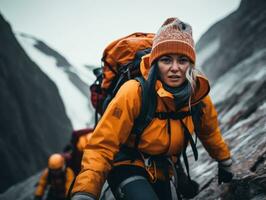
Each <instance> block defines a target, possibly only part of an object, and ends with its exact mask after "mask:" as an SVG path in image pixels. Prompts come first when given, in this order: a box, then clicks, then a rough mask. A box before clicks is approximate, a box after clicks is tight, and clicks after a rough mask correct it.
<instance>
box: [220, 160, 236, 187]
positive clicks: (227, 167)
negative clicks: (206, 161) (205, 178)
mask: <svg viewBox="0 0 266 200" xmlns="http://www.w3.org/2000/svg"><path fill="white" fill-rule="evenodd" d="M232 163H233V161H232V159H231V158H229V159H227V160H223V161H219V162H218V184H219V185H220V184H221V183H229V182H230V181H231V180H232V178H233V176H234V173H233V171H232V168H231V166H232Z"/></svg>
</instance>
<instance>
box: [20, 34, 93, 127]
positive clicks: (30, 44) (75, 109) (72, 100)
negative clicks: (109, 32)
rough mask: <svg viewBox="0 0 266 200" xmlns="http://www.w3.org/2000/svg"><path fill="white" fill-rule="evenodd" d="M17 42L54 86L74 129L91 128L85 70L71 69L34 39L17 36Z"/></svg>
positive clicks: (90, 79)
mask: <svg viewBox="0 0 266 200" xmlns="http://www.w3.org/2000/svg"><path fill="white" fill-rule="evenodd" d="M16 38H17V39H18V41H19V42H20V44H21V45H22V47H23V48H24V50H25V51H26V52H27V54H28V55H29V56H30V58H31V59H32V60H33V61H34V62H35V63H36V64H37V65H38V66H39V67H40V69H41V70H42V71H43V72H44V73H45V74H46V75H47V76H49V78H50V79H51V80H52V81H53V82H54V83H55V84H56V86H57V88H58V90H59V93H60V95H61V97H62V100H63V102H64V105H65V108H66V112H67V115H68V117H69V119H70V120H71V122H72V125H73V128H74V129H81V128H84V127H87V126H93V123H94V122H93V114H92V113H93V108H92V105H91V103H90V101H89V85H90V84H91V83H92V82H93V81H94V76H93V74H92V73H91V72H89V71H88V70H87V69H86V68H85V67H83V68H82V67H79V68H77V67H74V66H72V65H71V64H70V63H69V62H68V61H67V60H66V59H65V58H64V57H63V56H62V55H60V54H59V53H57V52H56V51H55V50H53V49H51V48H50V47H48V46H47V45H46V44H45V43H43V42H42V41H40V40H38V39H36V38H35V37H32V36H29V35H27V34H17V35H16ZM84 72H86V76H85V75H84Z"/></svg>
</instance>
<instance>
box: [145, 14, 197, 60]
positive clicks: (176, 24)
mask: <svg viewBox="0 0 266 200" xmlns="http://www.w3.org/2000/svg"><path fill="white" fill-rule="evenodd" d="M166 54H182V55H185V56H187V57H188V58H189V59H190V60H191V62H192V63H195V60H196V53H195V46H194V41H193V38H192V28H191V26H190V25H189V24H186V23H184V22H182V21H180V20H179V19H178V18H168V19H167V20H166V21H165V22H164V23H163V25H162V26H161V28H160V29H159V31H158V32H157V34H156V35H155V37H154V40H153V46H152V50H151V55H150V64H153V62H154V61H155V60H157V59H158V58H159V57H161V56H163V55H166Z"/></svg>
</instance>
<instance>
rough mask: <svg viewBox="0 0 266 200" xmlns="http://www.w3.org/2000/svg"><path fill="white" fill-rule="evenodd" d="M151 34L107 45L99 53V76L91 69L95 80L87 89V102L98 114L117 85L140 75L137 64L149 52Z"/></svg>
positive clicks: (133, 35)
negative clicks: (90, 102)
mask: <svg viewBox="0 0 266 200" xmlns="http://www.w3.org/2000/svg"><path fill="white" fill-rule="evenodd" d="M153 38H154V34H153V33H140V32H138V33H133V34H130V35H128V36H125V37H122V38H119V39H117V40H115V41H113V42H112V43H110V44H109V45H108V46H107V47H106V48H105V49H104V52H103V57H102V63H103V65H102V67H101V70H102V71H101V74H100V75H99V70H98V71H97V70H95V75H96V74H97V75H96V76H97V79H96V81H95V82H94V84H93V85H92V86H91V101H92V104H93V106H94V108H95V109H96V115H95V118H96V119H95V120H96V121H97V113H99V114H102V113H103V112H104V110H105V109H106V107H107V105H108V104H109V102H110V101H111V100H112V98H113V97H114V95H115V94H116V92H117V91H118V89H119V88H120V87H121V85H122V84H123V83H124V82H126V81H127V80H129V79H133V78H135V77H137V76H140V68H139V65H140V61H141V57H142V56H143V55H146V54H148V53H150V50H151V47H152V41H153Z"/></svg>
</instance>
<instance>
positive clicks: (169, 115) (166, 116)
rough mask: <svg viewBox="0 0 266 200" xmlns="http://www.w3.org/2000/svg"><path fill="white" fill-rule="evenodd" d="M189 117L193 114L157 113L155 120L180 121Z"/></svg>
mask: <svg viewBox="0 0 266 200" xmlns="http://www.w3.org/2000/svg"><path fill="white" fill-rule="evenodd" d="M187 116H191V112H178V113H177V112H156V113H155V114H154V117H155V118H159V119H162V120H163V119H173V120H180V119H183V118H185V117H187Z"/></svg>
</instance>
